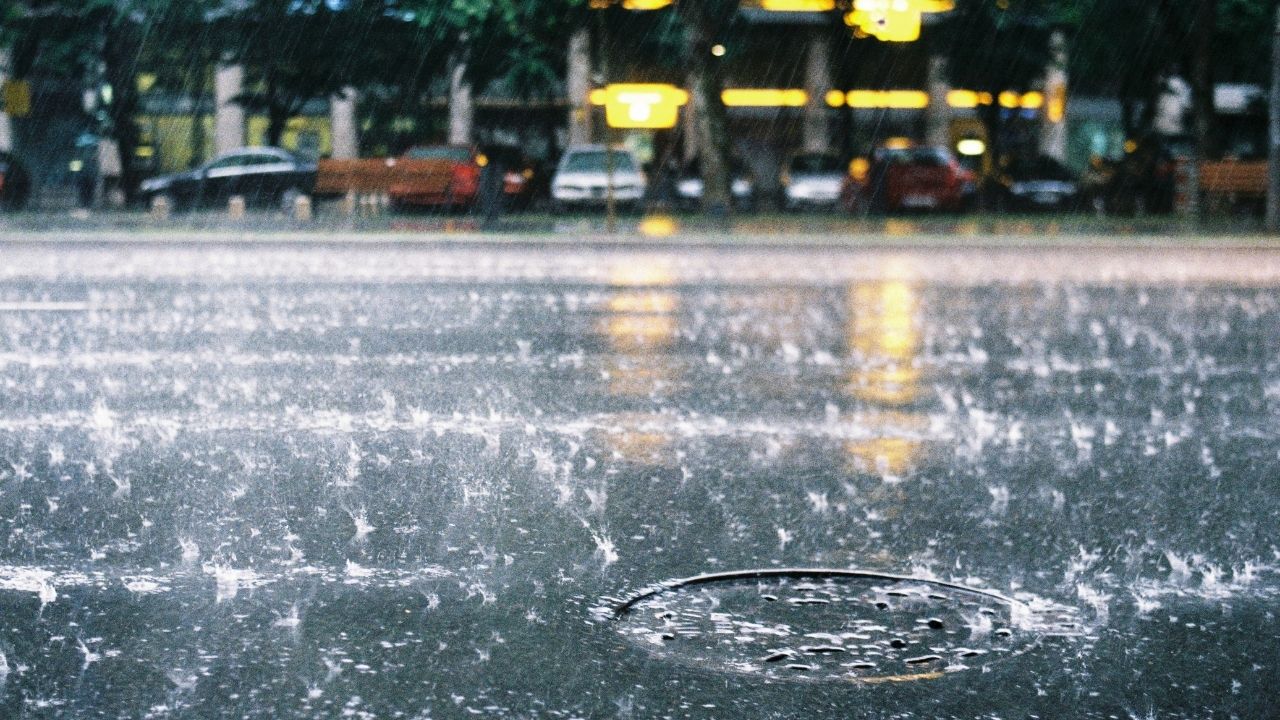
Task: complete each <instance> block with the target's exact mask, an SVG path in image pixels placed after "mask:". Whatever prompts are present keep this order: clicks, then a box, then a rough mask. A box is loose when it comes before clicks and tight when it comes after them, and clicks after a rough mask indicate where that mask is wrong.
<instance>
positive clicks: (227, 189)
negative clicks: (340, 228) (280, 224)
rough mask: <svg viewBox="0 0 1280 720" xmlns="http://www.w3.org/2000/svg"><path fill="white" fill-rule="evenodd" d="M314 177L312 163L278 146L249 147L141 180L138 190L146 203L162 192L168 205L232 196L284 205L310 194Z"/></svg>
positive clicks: (204, 202) (188, 204) (199, 203)
mask: <svg viewBox="0 0 1280 720" xmlns="http://www.w3.org/2000/svg"><path fill="white" fill-rule="evenodd" d="M315 182H316V166H315V163H310V162H305V161H303V160H301V159H299V158H298V157H296V156H295V155H293V154H292V153H290V152H288V151H287V150H281V149H280V148H273V147H249V148H242V149H240V150H235V151H232V152H229V153H227V154H226V155H222V156H220V157H217V158H214V159H213V160H211V161H210V162H208V163H205V164H204V165H201V166H200V167H198V168H196V169H194V170H189V171H187V172H181V173H174V174H172V175H161V176H159V177H154V178H151V179H149V180H144V181H143V182H142V184H141V185H140V186H139V188H138V190H139V193H140V194H141V195H142V197H143V199H144V200H146V201H147V202H148V203H149V202H152V201H153V200H154V199H155V198H159V197H164V198H167V199H168V200H169V204H170V207H173V208H187V207H199V206H202V205H217V204H221V203H225V202H226V201H227V199H228V198H230V197H232V196H233V195H239V196H242V197H244V199H245V202H246V203H249V204H254V205H271V204H276V205H280V206H282V207H286V206H289V205H291V204H292V203H293V199H294V198H296V197H297V196H298V195H304V194H310V193H311V191H312V189H313V188H314V187H315Z"/></svg>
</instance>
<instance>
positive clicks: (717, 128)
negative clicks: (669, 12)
mask: <svg viewBox="0 0 1280 720" xmlns="http://www.w3.org/2000/svg"><path fill="white" fill-rule="evenodd" d="M676 7H677V9H678V11H679V12H680V17H681V20H682V21H683V23H684V28H685V33H686V36H687V38H688V45H687V47H686V52H687V53H688V57H687V58H686V62H687V65H688V68H689V75H688V78H689V86H690V90H691V91H692V95H693V98H692V100H693V102H694V105H695V111H694V117H695V120H696V123H695V125H696V127H695V131H696V132H697V134H698V142H697V144H698V148H699V150H700V153H701V155H700V158H701V165H702V208H703V211H704V212H706V213H708V214H710V215H713V216H717V217H725V216H727V215H728V214H729V211H730V208H731V204H732V203H731V200H732V196H731V190H730V180H729V119H728V113H727V112H726V111H725V107H724V100H723V98H722V93H723V92H724V71H723V68H722V66H721V63H720V62H719V60H718V59H717V58H716V57H714V56H713V55H712V54H711V47H712V45H714V44H715V29H714V25H713V24H712V23H711V22H710V18H708V17H706V16H705V15H704V14H703V12H701V11H700V9H699V8H698V6H697V4H696V3H688V2H687V3H679V4H677V5H676Z"/></svg>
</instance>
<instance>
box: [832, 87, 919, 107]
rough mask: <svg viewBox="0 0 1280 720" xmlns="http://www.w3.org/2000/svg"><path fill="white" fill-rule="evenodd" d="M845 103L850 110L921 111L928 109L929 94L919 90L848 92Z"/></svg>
mask: <svg viewBox="0 0 1280 720" xmlns="http://www.w3.org/2000/svg"><path fill="white" fill-rule="evenodd" d="M845 102H847V103H848V105H849V107H851V108H880V109H894V110H921V109H923V108H927V107H929V93H927V92H923V91H921V90H850V91H849V92H848V94H847V95H846V98H845Z"/></svg>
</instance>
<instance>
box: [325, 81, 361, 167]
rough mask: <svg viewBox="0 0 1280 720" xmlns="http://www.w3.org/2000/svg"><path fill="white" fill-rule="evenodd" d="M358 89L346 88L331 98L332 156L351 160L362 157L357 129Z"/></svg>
mask: <svg viewBox="0 0 1280 720" xmlns="http://www.w3.org/2000/svg"><path fill="white" fill-rule="evenodd" d="M356 97H357V96H356V89H355V88H353V87H346V88H343V89H342V92H340V93H338V94H337V95H334V96H333V97H331V98H329V130H330V132H331V133H332V138H333V139H332V143H331V144H332V146H333V153H332V156H333V157H334V158H337V159H339V160H350V159H352V158H356V157H359V156H360V134H359V131H358V129H357V127H356Z"/></svg>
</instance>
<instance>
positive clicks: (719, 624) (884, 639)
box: [610, 570, 1077, 683]
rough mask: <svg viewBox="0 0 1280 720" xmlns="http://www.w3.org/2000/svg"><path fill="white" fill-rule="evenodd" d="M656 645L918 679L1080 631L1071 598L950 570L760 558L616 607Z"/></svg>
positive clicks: (754, 665)
mask: <svg viewBox="0 0 1280 720" xmlns="http://www.w3.org/2000/svg"><path fill="white" fill-rule="evenodd" d="M610 614H611V615H612V619H613V620H614V621H615V622H616V624H617V627H618V629H619V630H620V632H622V634H623V635H624V636H625V637H627V638H628V639H630V640H631V641H633V642H635V643H637V644H639V645H640V646H641V647H643V648H645V649H646V650H647V651H648V652H650V653H652V654H653V655H655V656H658V657H662V658H666V659H670V660H672V661H675V662H680V663H685V664H689V665H694V666H698V667H704V668H708V669H716V670H721V671H727V672H734V673H745V674H752V675H763V676H765V677H768V678H772V679H779V680H801V681H803V680H809V681H821V680H841V681H852V682H863V683H887V682H910V681H914V680H928V679H933V678H938V677H941V676H943V675H945V674H947V673H953V672H960V671H963V670H968V669H971V668H980V667H983V666H985V665H989V664H990V663H993V662H996V661H999V660H1001V659H1004V658H1008V657H1012V656H1014V655H1018V654H1020V653H1023V652H1026V651H1027V650H1028V649H1030V648H1031V647H1034V646H1035V645H1036V644H1037V643H1038V642H1039V641H1040V640H1041V639H1042V638H1044V637H1045V636H1047V635H1060V634H1073V632H1074V630H1073V629H1074V628H1076V627H1077V623H1076V620H1075V617H1074V616H1073V614H1072V612H1071V611H1070V610H1069V609H1067V608H1062V607H1056V606H1055V607H1051V608H1048V609H1046V608H1045V607H1037V608H1035V609H1033V608H1032V607H1031V606H1030V605H1029V604H1027V603H1024V602H1022V601H1020V600H1016V599H1012V598H1007V597H1004V596H1002V595H999V594H997V593H994V592H988V591H985V590H978V589H974V588H969V587H965V586H962V585H955V584H951V583H946V582H938V581H932V580H922V579H917V578H909V577H900V576H894V575H884V574H879V573H869V572H859V571H848V570H751V571H744V572H733V573H721V574H715V575H701V576H698V577H693V578H687V579H683V580H675V581H670V582H666V583H662V584H660V585H656V586H653V587H651V588H649V589H646V590H644V591H642V592H640V593H638V594H636V595H634V596H632V597H631V598H629V599H627V600H624V601H622V602H620V603H617V604H615V605H613V606H612V607H611V608H610Z"/></svg>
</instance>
